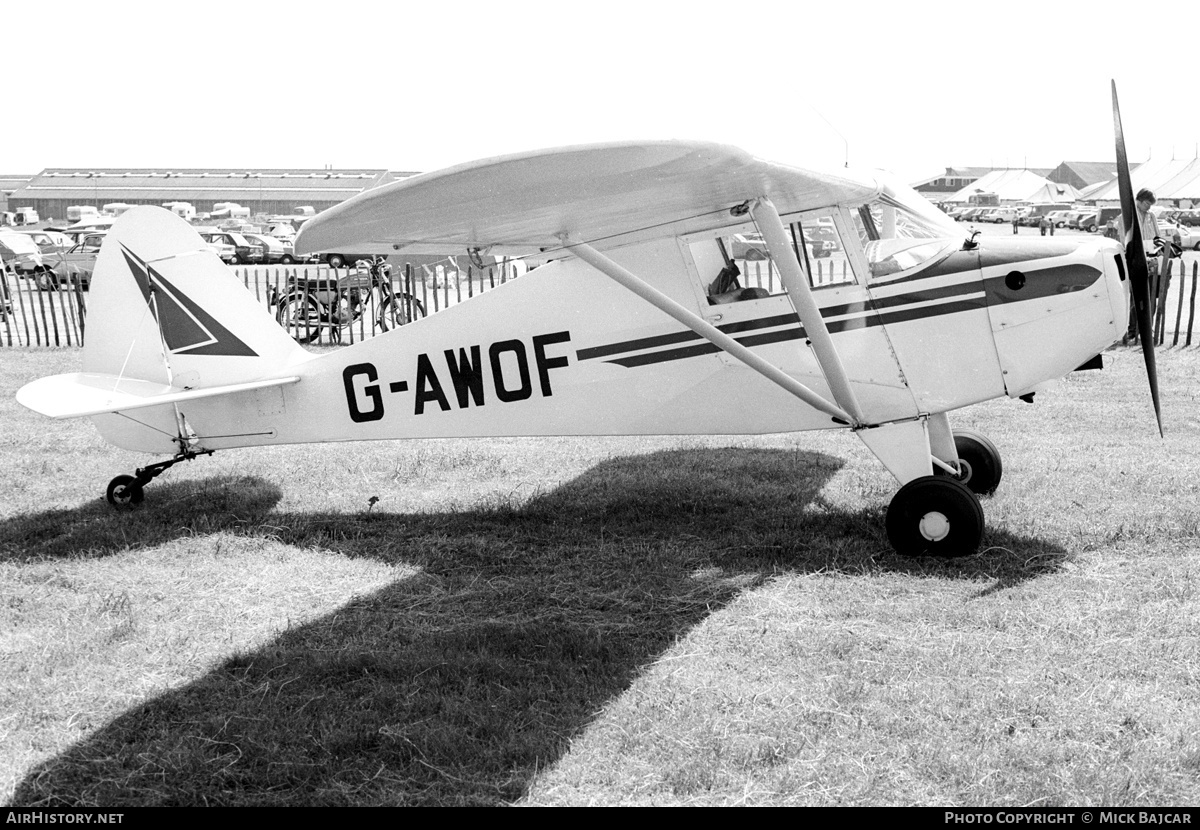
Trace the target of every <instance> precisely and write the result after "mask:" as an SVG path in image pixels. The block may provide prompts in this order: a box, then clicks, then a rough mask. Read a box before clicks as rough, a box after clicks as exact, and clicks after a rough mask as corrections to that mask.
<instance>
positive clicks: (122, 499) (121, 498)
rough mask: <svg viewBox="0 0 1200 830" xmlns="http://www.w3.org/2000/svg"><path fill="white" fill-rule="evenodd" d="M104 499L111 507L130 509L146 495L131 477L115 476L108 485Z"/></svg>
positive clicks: (143, 499)
mask: <svg viewBox="0 0 1200 830" xmlns="http://www.w3.org/2000/svg"><path fill="white" fill-rule="evenodd" d="M104 497H105V498H106V499H108V503H109V504H111V505H112V506H113V507H132V506H134V505H135V504H141V503H142V502H143V501H145V499H146V493H145V492H144V491H143V490H142V486H141V485H140V484H138V483H137V479H136V478H134V477H133V476H117V477H116V478H114V479H113V480H112V481H110V482H109V483H108V489H107V490H106V491H105V492H104Z"/></svg>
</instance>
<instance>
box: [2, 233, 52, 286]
mask: <svg viewBox="0 0 1200 830" xmlns="http://www.w3.org/2000/svg"><path fill="white" fill-rule="evenodd" d="M0 259H3V261H4V265H5V268H6V269H8V268H10V269H12V271H13V272H14V273H16V275H17V276H19V277H26V278H41V277H43V276H44V275H45V274H46V273H47V271H48V268H49V266H48V265H46V262H45V258H44V257H43V256H42V252H41V251H39V250H38V246H37V245H36V244H35V243H34V241H33V240H32V239H30V238H29V237H28V236H27V235H26V234H23V233H17V232H15V231H0Z"/></svg>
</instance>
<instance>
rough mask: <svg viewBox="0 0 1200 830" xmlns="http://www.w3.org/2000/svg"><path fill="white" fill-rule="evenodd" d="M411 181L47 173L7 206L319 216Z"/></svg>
mask: <svg viewBox="0 0 1200 830" xmlns="http://www.w3.org/2000/svg"><path fill="white" fill-rule="evenodd" d="M413 175H416V174H415V173H397V172H391V171H388V170H303V169H301V170H275V169H270V170H229V169H218V170H204V169H180V170H162V169H153V170H150V169H146V168H141V169H128V170H126V169H110V168H106V169H91V170H84V169H64V168H51V169H46V170H43V171H42V172H41V173H38V174H37V175H36V176H32V177H24V178H25V179H26V180H25V181H23V182H21V184H20V186H19V187H17V188H15V190H14V191H13V192H12V194H11V195H9V204H14V205H15V204H20V205H21V206H23V207H24V206H29V207H32V208H34V209H35V210H37V212H38V213H39V214H40V215H41V216H42V217H43V218H45V217H54V218H55V219H56V220H60V221H61V220H63V219H65V217H66V215H67V208H68V207H70V206H78V205H94V206H96V207H100V206H101V205H104V204H107V203H110V202H123V203H125V204H130V205H162V204H164V203H167V202H190V203H191V204H192V205H194V206H195V209H196V211H197V212H198V213H209V212H211V211H212V209H213V205H214V204H216V203H217V202H236V203H237V204H239V205H244V206H246V207H248V208H249V209H250V213H251V214H256V213H267V214H283V213H286V214H290V213H291V212H292V211H293V210H294V209H295V208H296V207H299V206H301V205H311V206H312V207H313V208H315V209H316V210H317V211H321V210H324V209H325V208H328V207H332V206H334V205H336V204H338V203H340V202H344V201H345V200H346V199H349V198H350V197H351V196H354V195H355V194H358V193H361V192H362V191H364V190H370V189H371V188H373V187H378V186H379V185H382V184H387V183H388V182H392V181H395V180H396V179H403V178H407V177H409V176H413ZM3 181H5V179H4V178H3V177H0V182H3Z"/></svg>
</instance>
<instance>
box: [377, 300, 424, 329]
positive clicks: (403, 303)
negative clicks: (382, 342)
mask: <svg viewBox="0 0 1200 830" xmlns="http://www.w3.org/2000/svg"><path fill="white" fill-rule="evenodd" d="M410 309H411V313H410V311H409V310H410ZM424 316H425V306H423V305H422V304H421V301H420V300H418V299H417V298H416V297H412V296H409V295H407V294H405V295H403V296H396V297H388V298H387V299H386V300H384V301H383V304H382V306H381V307H380V309H379V320H378V322H379V330H380V331H391V330H392V329H398V328H400V326H403V325H404V324H405V323H411V322H412V321H413V320H417V319H419V318H421V317H424Z"/></svg>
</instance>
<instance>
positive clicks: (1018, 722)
mask: <svg viewBox="0 0 1200 830" xmlns="http://www.w3.org/2000/svg"><path fill="white" fill-rule="evenodd" d="M1108 357H1109V358H1110V365H1109V367H1108V368H1107V369H1106V370H1105V371H1103V372H1088V373H1080V374H1077V375H1073V376H1072V377H1071V378H1069V379H1068V380H1066V381H1064V382H1063V383H1062V384H1060V385H1059V386H1057V387H1056V388H1055V389H1053V390H1050V391H1047V392H1044V393H1041V394H1039V395H1038V397H1037V402H1036V403H1035V404H1034V405H1033V406H1029V405H1026V404H1023V403H1020V402H1016V401H995V402H992V403H989V404H985V405H982V406H978V407H975V408H972V409H970V410H967V411H964V412H962V413H959V415H958V417H957V418H956V419H955V421H954V423H955V425H956V426H962V427H970V428H973V429H977V430H979V431H981V432H983V433H985V434H987V435H988V436H990V437H991V438H992V439H993V440H994V441H995V442H996V443H997V445H998V446H999V447H1000V449H1001V452H1002V453H1003V454H1004V467H1005V479H1004V482H1003V484H1002V485H1001V487H1000V490H999V491H998V492H997V494H996V495H995V496H994V497H992V498H990V499H986V500H985V501H984V510H985V513H986V515H987V520H988V531H987V534H986V537H985V545H986V550H984V551H983V552H982V553H980V554H978V555H976V556H972V557H968V558H965V559H960V560H954V561H949V562H943V561H936V560H926V559H916V560H906V559H902V558H899V557H897V556H895V555H894V554H893V553H891V552H890V550H889V548H888V544H887V541H886V538H885V536H884V532H883V526H882V525H883V513H884V510H885V508H886V505H887V502H888V499H889V498H890V497H891V495H892V493H893V492H894V490H895V489H896V485H895V482H894V481H893V480H892V479H891V478H890V476H888V475H887V473H886V472H885V471H884V470H883V469H882V467H880V466H879V465H878V463H877V462H875V460H874V459H873V457H872V456H871V455H870V453H869V452H867V451H866V449H865V448H864V447H863V446H862V445H861V444H860V443H859V442H857V441H856V440H855V439H854V438H853V437H851V436H849V435H847V434H840V433H838V434H813V433H808V434H800V435H785V436H766V437H756V438H737V437H735V438H720V437H714V438H703V439H666V438H662V439H605V440H592V439H587V440H568V439H553V440H530V439H521V440H515V439H514V440H494V441H467V440H463V441H421V442H408V443H401V442H396V443H387V444H359V445H321V446H305V447H293V448H280V449H256V450H244V451H237V452H230V453H226V454H217V455H215V456H213V457H211V458H204V459H199V460H197V461H196V462H194V463H190V464H183V465H179V466H177V467H175V468H174V469H172V470H171V471H170V472H169V473H167V474H166V475H165V476H163V477H162V478H160V479H159V480H157V481H156V482H154V484H152V485H151V486H150V487H149V488H148V489H147V502H146V504H145V505H144V506H143V507H142V508H141V509H140V510H137V511H135V512H127V513H120V512H116V511H113V510H112V509H111V508H109V507H108V506H107V505H106V504H105V503H104V502H103V496H102V491H103V487H104V485H105V484H106V483H107V482H108V480H109V479H110V478H111V477H112V476H114V475H116V474H118V473H122V472H129V471H131V470H132V469H133V467H135V466H137V465H138V464H142V463H145V457H143V456H136V455H133V454H130V453H125V452H122V451H118V450H114V449H112V448H109V447H108V446H107V445H105V444H103V442H102V441H101V440H100V439H99V437H98V435H97V434H96V432H95V430H94V429H93V428H92V427H91V426H90V425H89V424H87V423H82V422H53V421H49V420H45V419H42V418H40V417H39V416H36V415H34V414H32V413H29V412H27V411H25V410H23V409H22V408H21V407H19V406H18V405H17V404H16V403H15V402H14V401H13V399H12V393H13V392H14V391H15V390H16V389H17V388H18V387H19V386H20V385H21V384H22V383H24V382H26V381H28V380H31V379H33V378H35V377H38V376H41V375H44V374H50V373H54V372H62V371H73V370H75V369H76V364H77V363H78V360H79V355H78V352H75V351H70V350H61V351H48V350H47V351H36V350H29V351H23V350H5V351H4V352H3V353H2V354H0V418H2V419H3V421H2V422H3V423H4V425H5V429H4V430H3V433H2V434H0V448H2V454H0V457H2V458H3V460H4V465H5V469H6V470H7V471H8V477H9V482H10V485H9V491H8V493H6V498H5V499H4V502H3V505H2V506H0V594H2V596H3V602H2V603H0V747H2V748H3V749H2V751H0V802H4V803H6V804H12V805H44V806H50V805H58V806H66V805H101V806H130V805H183V804H228V805H251V804H258V805H306V804H327V805H349V804H391V805H401V804H405V805H407V804H413V805H415V804H425V805H433V804H438V805H460V804H461V805H465V804H507V803H516V804H529V805H546V804H559V805H564V804H565V805H578V804H686V805H733V804H760V805H830V804H839V805H931V804H936V805H1038V806H1054V805H1095V806H1099V805H1111V806H1135V805H1189V804H1196V803H1200V644H1198V643H1200V638H1198V635H1200V630H1198V627H1200V626H1198V623H1200V592H1198V591H1197V589H1196V584H1197V577H1198V576H1200V559H1198V558H1197V553H1200V538H1198V532H1197V527H1198V519H1200V511H1198V510H1197V505H1196V501H1197V491H1198V488H1200V440H1198V439H1200V421H1198V409H1197V405H1196V395H1197V389H1200V383H1198V381H1200V351H1172V350H1167V351H1165V352H1162V353H1161V354H1160V371H1161V378H1162V386H1163V398H1164V410H1165V426H1166V430H1167V437H1166V438H1165V439H1160V438H1159V437H1158V435H1157V432H1156V430H1155V428H1154V425H1153V414H1152V412H1151V410H1150V406H1149V395H1148V393H1147V392H1146V389H1145V380H1144V375H1143V371H1142V369H1141V366H1140V360H1139V358H1138V357H1137V355H1135V353H1134V352H1133V351H1131V350H1116V351H1114V352H1111V353H1110V354H1109V355H1108Z"/></svg>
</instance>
